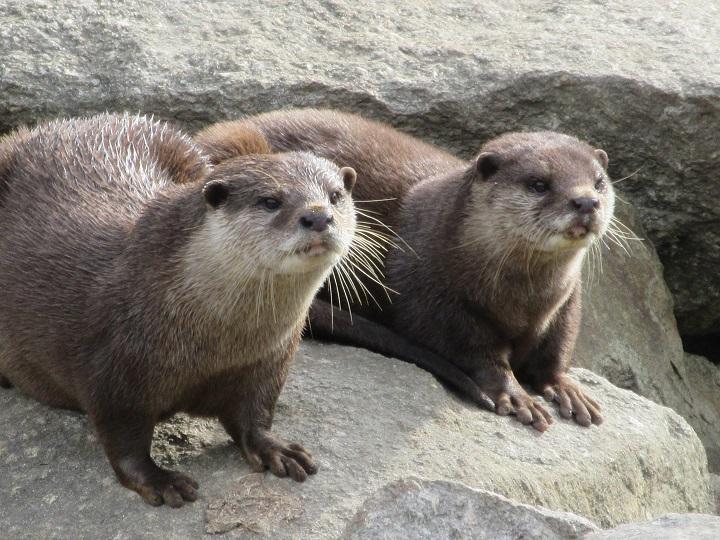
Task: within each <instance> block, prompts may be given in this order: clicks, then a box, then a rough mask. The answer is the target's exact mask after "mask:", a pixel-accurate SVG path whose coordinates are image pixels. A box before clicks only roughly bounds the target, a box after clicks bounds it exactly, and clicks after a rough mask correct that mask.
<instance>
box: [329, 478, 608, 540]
mask: <svg viewBox="0 0 720 540" xmlns="http://www.w3.org/2000/svg"><path fill="white" fill-rule="evenodd" d="M594 531H597V526H596V525H595V524H594V523H592V522H590V521H588V520H587V519H584V518H581V517H579V516H576V515H574V514H569V513H566V512H553V511H552V510H547V509H545V508H539V507H534V506H529V505H526V504H518V503H516V502H513V501H511V500H509V499H506V498H505V497H502V496H500V495H497V494H495V493H491V492H490V491H485V490H480V489H472V488H469V487H467V486H464V485H462V484H459V483H456V482H445V481H434V482H429V481H424V480H418V479H414V478H410V479H406V480H399V481H398V482H395V483H393V484H390V485H389V486H386V487H385V488H383V489H382V490H380V491H379V492H378V493H377V494H375V495H374V496H372V497H371V498H369V499H368V500H367V501H366V502H365V504H364V505H363V507H362V508H361V509H360V511H359V512H358V513H357V514H356V515H355V517H354V518H353V520H352V522H351V523H350V524H349V525H348V527H347V529H345V533H344V534H343V538H346V539H348V540H364V539H367V540H371V539H376V538H383V539H385V540H392V539H397V540H405V539H407V538H413V539H415V540H421V539H428V540H430V539H432V540H443V539H450V538H474V539H476V540H485V539H487V540H515V539H517V538H523V539H527V540H532V539H537V540H571V539H574V538H582V537H584V536H585V535H586V534H587V533H590V532H594Z"/></svg>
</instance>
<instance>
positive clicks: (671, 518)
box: [585, 514, 720, 540]
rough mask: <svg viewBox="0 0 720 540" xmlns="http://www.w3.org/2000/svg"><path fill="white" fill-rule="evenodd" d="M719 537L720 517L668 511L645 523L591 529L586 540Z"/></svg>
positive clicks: (704, 539) (713, 539) (709, 539)
mask: <svg viewBox="0 0 720 540" xmlns="http://www.w3.org/2000/svg"><path fill="white" fill-rule="evenodd" d="M658 538H662V540H690V539H692V540H717V539H718V538H720V517H717V516H708V515H704V514H684V515H681V514H669V515H667V516H663V517H661V518H658V519H655V520H652V521H649V522H646V523H629V524H627V525H621V526H619V527H616V528H614V529H610V530H608V531H600V532H594V533H590V534H588V535H587V536H586V537H585V540H656V539H658Z"/></svg>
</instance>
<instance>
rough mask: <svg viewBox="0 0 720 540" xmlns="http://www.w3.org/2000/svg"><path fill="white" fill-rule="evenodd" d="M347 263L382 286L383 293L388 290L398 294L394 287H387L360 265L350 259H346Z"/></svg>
mask: <svg viewBox="0 0 720 540" xmlns="http://www.w3.org/2000/svg"><path fill="white" fill-rule="evenodd" d="M348 263H350V265H352V267H353V268H355V270H357V271H358V272H360V273H361V274H362V275H364V276H365V277H366V278H368V279H369V280H370V281H372V282H374V283H376V284H377V285H379V286H380V287H382V288H383V292H385V294H387V293H388V292H392V293H395V294H400V293H399V292H397V291H396V290H395V289H392V288H390V287H388V286H387V285H385V284H384V283H382V282H381V281H379V280H377V279H376V278H375V277H374V276H372V275H370V274H369V273H367V272H366V271H365V269H364V268H362V267H361V266H358V265H357V264H355V262H353V261H352V260H348ZM388 299H390V296H389V295H388Z"/></svg>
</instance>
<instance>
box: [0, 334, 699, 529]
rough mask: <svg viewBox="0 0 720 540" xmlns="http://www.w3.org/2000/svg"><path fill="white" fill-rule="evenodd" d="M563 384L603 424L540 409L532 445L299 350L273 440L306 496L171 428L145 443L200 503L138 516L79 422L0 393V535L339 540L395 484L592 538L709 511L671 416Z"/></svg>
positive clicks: (197, 430) (423, 388)
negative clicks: (298, 463) (309, 468)
mask: <svg viewBox="0 0 720 540" xmlns="http://www.w3.org/2000/svg"><path fill="white" fill-rule="evenodd" d="M573 376H574V377H575V378H576V379H577V380H579V381H580V382H581V383H582V384H583V385H585V386H586V387H587V388H588V391H589V393H591V394H592V395H593V396H594V397H595V398H596V399H597V400H598V401H599V402H600V403H601V404H602V405H603V407H604V411H605V417H606V421H605V423H604V424H603V425H602V426H600V427H592V428H582V427H579V426H577V425H576V424H574V423H571V422H569V421H565V420H562V419H560V418H559V417H558V415H557V412H556V410H555V409H554V408H553V407H550V408H551V410H552V413H553V414H554V416H555V418H556V422H555V423H554V424H553V426H552V427H551V429H550V430H549V431H548V432H546V433H544V434H540V433H538V432H535V431H533V430H531V429H529V428H526V427H524V426H522V425H520V424H519V423H518V422H516V421H515V420H513V419H511V418H507V417H499V416H496V415H494V414H491V413H488V412H486V411H481V410H478V409H477V408H475V407H474V406H472V405H471V404H467V403H464V402H462V401H460V400H458V399H457V398H456V397H454V396H453V395H452V394H449V393H448V392H447V391H446V390H445V389H444V388H442V387H441V386H440V385H439V384H438V383H437V382H436V381H435V379H434V378H433V377H432V376H430V375H429V374H427V373H426V372H424V371H421V370H419V369H418V368H416V367H414V366H412V365H409V364H405V363H402V362H399V361H395V360H391V359H387V358H383V357H380V356H377V355H374V354H371V353H368V352H366V351H362V350H359V349H351V348H343V347H339V346H334V345H322V344H316V343H312V342H311V343H305V344H304V345H303V346H302V349H301V352H300V353H299V354H298V358H297V361H296V363H295V365H294V366H293V369H292V371H291V374H290V378H289V380H288V384H287V386H286V389H285V391H284V392H283V394H282V396H281V399H280V403H279V406H278V410H277V416H276V422H275V430H276V432H277V433H278V434H281V435H283V436H285V437H286V438H288V439H291V440H297V441H301V442H303V443H304V444H305V445H306V446H307V447H308V449H310V450H311V451H312V452H313V453H314V455H315V457H316V458H317V460H318V461H319V463H320V467H321V469H320V472H319V473H318V474H317V475H316V476H314V477H312V478H311V479H310V480H308V481H307V482H306V483H304V484H295V483H292V482H291V481H290V480H287V479H278V478H274V477H271V476H269V475H268V476H262V475H257V474H249V472H250V471H249V468H248V467H247V466H246V465H245V464H244V463H243V462H242V460H241V459H240V456H239V454H238V452H237V450H236V449H235V448H234V447H232V445H231V444H230V443H229V440H228V437H227V435H226V434H225V433H224V432H223V430H222V429H221V427H220V426H219V425H218V424H217V423H215V422H213V421H207V420H194V419H192V420H191V419H187V418H184V417H180V418H177V419H175V420H173V421H172V422H170V423H168V424H165V425H163V426H162V427H161V428H160V429H158V430H157V432H156V437H155V450H154V456H155V457H156V459H158V460H159V461H160V462H162V463H163V464H164V465H166V466H170V467H175V468H178V469H180V470H182V471H185V472H187V473H189V474H190V475H192V476H193V477H195V478H196V479H197V480H198V481H199V482H200V485H201V498H200V500H198V501H197V502H196V503H195V504H193V505H190V506H188V507H186V508H183V509H181V510H172V509H169V508H159V509H158V508H152V507H149V506H147V505H145V504H144V503H143V502H142V501H141V499H140V498H139V497H138V496H137V495H136V494H135V493H133V492H130V491H128V490H126V489H124V488H122V487H121V486H120V485H119V484H118V483H117V482H116V480H115V479H114V476H113V473H112V471H111V469H110V467H109V465H108V463H107V461H106V459H105V457H104V455H103V453H102V450H101V448H100V445H99V444H98V442H97V440H96V438H95V436H94V434H93V432H92V429H91V427H90V426H89V425H88V422H87V420H86V418H85V417H84V416H81V415H77V414H74V413H69V412H65V411H60V410H55V409H49V408H46V407H44V406H42V405H39V404H37V403H35V402H33V401H30V400H28V399H26V398H24V397H22V396H21V395H19V394H18V392H16V391H15V390H5V391H2V392H0V425H2V426H3V428H2V430H0V508H2V509H3V511H2V512H0V530H1V531H3V534H4V535H7V536H8V537H23V536H31V537H52V536H55V537H60V538H64V537H78V536H85V537H115V538H145V537H158V536H162V537H164V538H187V537H199V536H202V535H203V534H211V533H217V532H222V531H227V534H230V535H240V536H243V535H254V534H258V533H259V535H260V537H268V538H297V537H299V536H302V537H303V538H337V537H338V536H339V535H340V534H341V533H342V532H343V530H344V528H345V527H346V525H347V523H348V521H349V520H350V519H351V518H352V517H353V516H354V515H355V514H356V513H357V511H358V510H359V509H360V508H361V507H362V505H363V503H364V501H365V500H366V499H368V497H371V496H372V495H373V494H375V493H376V492H377V491H378V490H379V489H381V488H383V487H384V486H386V485H388V484H390V483H392V482H395V481H398V480H400V479H403V478H407V477H419V478H423V479H428V480H447V481H454V482H461V483H463V484H465V485H467V486H469V487H471V488H481V489H487V490H490V491H493V492H496V493H498V494H500V495H503V496H505V497H509V498H512V499H514V500H516V501H518V502H521V503H526V504H532V505H542V506H545V507H547V508H549V509H553V510H558V511H568V512H573V513H576V514H579V515H581V516H584V517H586V518H588V519H591V520H593V521H594V522H596V523H597V524H598V525H600V526H603V527H609V526H613V525H616V524H619V523H625V522H630V521H638V520H645V519H649V518H652V517H654V516H660V515H664V514H666V513H669V512H677V513H686V512H709V511H711V508H712V507H711V504H712V503H711V495H710V488H709V483H708V482H709V475H708V472H707V466H706V458H705V452H704V450H703V447H702V445H701V444H700V441H699V440H698V438H697V436H696V435H695V433H694V432H693V430H692V429H691V428H690V427H689V426H688V424H687V423H686V422H685V421H684V420H683V419H682V418H681V417H680V416H678V415H677V414H676V413H674V412H673V411H671V410H670V409H667V408H664V407H661V406H658V405H656V404H654V403H652V402H651V401H648V400H646V399H645V398H642V397H640V396H638V395H636V394H634V393H632V392H628V391H625V390H621V389H618V388H616V387H614V386H612V385H611V384H610V383H608V382H607V381H606V380H604V379H602V378H601V377H599V376H597V375H594V374H592V373H591V372H589V371H586V370H581V369H578V370H575V371H573ZM248 493H250V494H252V497H251V498H248V497H247V494H248ZM262 508H265V509H270V511H266V512H263V511H259V509H262ZM250 531H255V532H250Z"/></svg>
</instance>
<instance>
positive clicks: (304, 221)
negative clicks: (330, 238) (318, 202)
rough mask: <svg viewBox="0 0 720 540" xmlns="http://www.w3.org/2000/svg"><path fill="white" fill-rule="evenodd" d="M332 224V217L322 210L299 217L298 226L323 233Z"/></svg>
mask: <svg viewBox="0 0 720 540" xmlns="http://www.w3.org/2000/svg"><path fill="white" fill-rule="evenodd" d="M332 222H333V216H332V214H330V213H329V212H326V211H324V210H320V211H314V212H308V213H307V214H304V215H302V216H301V217H300V225H302V226H303V227H304V228H306V229H310V230H312V231H318V232H320V231H324V230H325V229H327V228H328V225H330V223H332Z"/></svg>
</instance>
